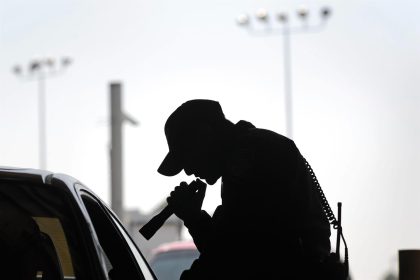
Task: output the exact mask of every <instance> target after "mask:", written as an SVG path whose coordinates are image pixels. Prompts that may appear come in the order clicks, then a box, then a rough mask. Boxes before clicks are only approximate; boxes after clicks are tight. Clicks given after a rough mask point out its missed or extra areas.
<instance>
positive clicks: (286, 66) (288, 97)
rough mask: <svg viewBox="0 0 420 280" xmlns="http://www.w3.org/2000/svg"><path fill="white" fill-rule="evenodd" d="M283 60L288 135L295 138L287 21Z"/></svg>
mask: <svg viewBox="0 0 420 280" xmlns="http://www.w3.org/2000/svg"><path fill="white" fill-rule="evenodd" d="M283 60H284V63H283V64H284V93H285V100H284V101H285V111H286V136H287V137H288V138H290V139H293V131H292V129H293V120H292V116H293V113H292V112H293V107H292V106H293V102H292V81H291V79H292V78H291V75H292V71H291V56H290V30H289V26H288V23H285V27H284V32H283Z"/></svg>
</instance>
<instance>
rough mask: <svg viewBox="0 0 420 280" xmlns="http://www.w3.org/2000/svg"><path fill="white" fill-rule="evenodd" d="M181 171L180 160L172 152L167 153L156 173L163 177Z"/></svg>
mask: <svg viewBox="0 0 420 280" xmlns="http://www.w3.org/2000/svg"><path fill="white" fill-rule="evenodd" d="M182 169H183V167H182V165H181V162H180V160H179V159H178V157H177V156H176V155H175V153H173V152H169V153H168V154H167V155H166V157H165V159H164V160H163V161H162V163H161V164H160V166H159V168H158V172H159V173H160V174H162V175H165V176H174V175H176V174H178V173H179V172H181V170H182Z"/></svg>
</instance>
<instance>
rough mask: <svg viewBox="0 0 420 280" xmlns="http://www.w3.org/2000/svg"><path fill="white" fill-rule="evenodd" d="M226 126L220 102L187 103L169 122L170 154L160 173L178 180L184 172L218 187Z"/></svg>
mask: <svg viewBox="0 0 420 280" xmlns="http://www.w3.org/2000/svg"><path fill="white" fill-rule="evenodd" d="M226 122H227V120H226V119H225V116H224V114H223V111H222V108H221V107H220V104H219V102H217V101H213V100H204V99H195V100H190V101H187V102H185V103H183V104H182V105H181V106H179V107H178V108H177V109H176V110H175V111H174V112H173V113H172V114H171V115H170V116H169V118H168V120H167V121H166V124H165V135H166V140H167V141H168V146H169V153H168V154H167V156H166V157H165V159H164V160H163V162H162V164H161V165H160V167H159V169H158V172H159V173H161V174H163V175H166V176H174V175H176V174H178V173H179V172H180V171H181V170H182V169H184V171H185V173H186V174H187V175H192V174H194V175H195V176H197V177H200V178H201V179H205V180H206V181H207V183H208V184H214V183H215V182H216V181H217V180H218V179H219V178H220V176H221V173H222V171H221V168H222V167H221V164H220V163H221V162H220V156H221V141H222V139H221V135H220V133H219V131H220V128H221V127H223V126H224V125H225V123H226Z"/></svg>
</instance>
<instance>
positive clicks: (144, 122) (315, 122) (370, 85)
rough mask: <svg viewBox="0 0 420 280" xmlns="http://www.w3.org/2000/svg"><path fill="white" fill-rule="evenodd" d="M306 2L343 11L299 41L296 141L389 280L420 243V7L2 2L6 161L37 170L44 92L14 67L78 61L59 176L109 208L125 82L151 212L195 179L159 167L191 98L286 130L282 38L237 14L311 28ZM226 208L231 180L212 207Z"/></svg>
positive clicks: (360, 268)
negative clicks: (179, 111) (112, 95)
mask: <svg viewBox="0 0 420 280" xmlns="http://www.w3.org/2000/svg"><path fill="white" fill-rule="evenodd" d="M301 5H305V6H307V7H308V8H309V11H310V13H311V15H310V18H309V21H310V23H311V24H315V23H316V22H317V21H318V20H319V16H318V13H319V9H320V8H321V7H323V6H329V7H330V8H331V9H332V11H333V14H332V17H331V18H330V19H329V20H328V23H327V26H326V27H325V28H324V29H323V30H322V31H321V32H317V33H304V34H295V35H293V36H292V39H291V49H292V52H291V61H292V84H293V85H292V88H293V102H294V106H293V115H294V137H293V138H294V140H295V142H296V144H297V146H298V147H299V149H300V150H301V152H302V153H303V155H304V156H305V157H306V158H307V159H308V161H309V162H310V163H311V165H312V167H313V168H314V170H315V172H316V174H317V176H318V179H319V181H320V183H321V185H322V186H323V188H324V191H325V193H326V195H327V197H328V199H329V201H330V204H331V205H332V206H333V207H334V210H336V209H335V208H336V207H335V205H336V203H337V202H338V201H342V202H343V228H344V234H345V237H346V240H347V243H348V246H349V254H350V265H351V273H352V276H353V279H356V280H372V279H381V278H382V277H383V276H384V274H385V273H386V272H387V271H389V270H394V271H395V270H396V269H397V264H398V263H397V253H398V250H399V249H406V248H409V249H413V248H420V238H419V236H420V223H419V222H418V213H419V212H420V203H419V198H420V191H419V186H420V184H419V183H420V180H419V177H418V173H417V172H418V170H419V167H420V154H419V147H418V143H419V142H420V141H419V140H420V125H419V117H420V112H419V108H420V106H419V105H420V97H419V92H420V74H419V73H420V56H419V54H418V53H419V49H420V28H418V26H419V18H420V4H418V3H417V1H414V0H413V1H408V0H402V1H389V0H385V1H384V0H381V1H379V0H378V1H369V0H363V1H362V0H352V1H333V0H331V1H324V2H322V1H309V0H308V1H268V0H267V1H263V0H246V1H237V0H230V1H226V0H223V1H222V0H212V1H204V0H203V1H192V0H180V1H169V0H167V1H163V0H158V1H142V0H137V1H134V0H121V1H104V0H100V1H99V0H74V1H57V0H54V1H52V0H38V1H23V0H14V1H5V0H0V32H1V33H0V86H1V90H0V100H1V102H0V119H1V121H0V128H1V131H2V134H1V135H2V136H1V137H0V165H4V166H18V167H31V168H37V167H38V134H37V133H38V119H37V117H38V105H37V100H38V98H37V83H36V81H35V80H33V81H29V80H21V79H18V78H17V77H16V76H15V75H13V74H12V72H11V69H12V67H13V66H14V65H15V64H20V65H23V66H25V67H26V66H27V63H28V62H29V61H31V60H32V59H37V58H48V57H52V58H55V59H57V58H60V57H62V56H70V57H72V58H73V59H74V63H73V64H72V65H71V66H70V67H69V68H68V69H67V70H66V71H65V72H64V73H62V74H61V75H58V76H56V77H53V78H51V79H48V80H47V83H46V92H47V116H48V121H47V131H48V164H47V168H48V169H49V170H51V171H53V172H60V173H66V174H69V175H71V176H73V177H76V178H77V179H79V180H81V181H82V182H83V183H85V184H86V185H87V186H88V187H90V188H91V189H92V190H94V191H95V192H96V193H98V194H99V195H100V196H101V197H102V198H103V199H104V200H105V201H109V168H108V166H109V158H108V147H109V140H110V138H109V122H108V118H109V115H108V113H109V110H108V107H109V102H108V99H109V96H108V91H109V89H108V88H109V83H110V82H113V81H120V82H121V83H122V84H123V91H124V93H123V94H124V107H125V111H126V112H127V113H129V114H130V115H131V116H132V117H134V118H135V119H137V120H138V121H139V122H140V126H137V127H133V126H130V125H128V124H127V125H126V126H125V127H124V137H125V141H124V145H125V146H124V157H125V160H124V167H125V174H124V175H125V177H124V180H125V193H124V194H125V195H124V197H125V203H126V206H127V207H128V208H138V209H140V210H141V211H144V212H147V211H150V210H152V209H153V208H154V207H156V205H157V204H159V203H161V201H162V200H163V199H164V198H165V197H166V196H167V195H168V194H169V192H170V191H171V189H172V188H173V187H174V186H175V185H176V184H178V183H179V181H180V180H185V179H186V180H192V179H193V178H187V177H186V176H183V175H180V176H177V177H174V178H167V177H164V176H161V175H159V174H158V173H157V172H156V169H157V167H158V166H159V164H160V162H161V160H162V159H163V157H164V156H165V154H166V152H167V145H166V139H165V137H164V133H163V126H164V123H165V120H166V118H167V116H168V115H169V114H170V113H171V112H172V111H173V110H174V109H175V108H176V107H177V106H179V105H180V104H181V103H182V102H184V101H186V100H188V99H194V98H209V99H214V100H218V101H220V103H221V105H222V107H223V109H224V111H225V115H226V117H227V118H229V119H231V120H232V121H234V122H237V121H239V120H241V119H245V120H248V121H251V122H253V123H254V124H255V125H256V126H258V127H262V128H268V129H272V130H274V131H277V132H279V133H285V113H284V91H283V85H284V80H283V56H282V54H283V52H282V46H283V44H282V37H281V36H280V35H277V36H259V37H256V36H251V35H250V34H248V33H247V32H246V30H244V29H243V28H240V27H238V26H237V25H236V24H235V18H236V17H237V16H238V15H239V14H241V13H251V14H253V13H255V11H256V10H257V9H258V8H261V7H263V8H267V9H268V10H269V11H270V12H273V13H274V12H280V11H285V12H289V13H291V15H290V16H291V17H292V21H293V24H294V25H299V24H300V23H299V21H298V20H297V19H296V16H295V12H296V9H297V8H299V7H300V6H301ZM260 188H261V191H264V189H263V186H261V187H260ZM219 202H220V201H219V184H216V185H214V186H212V187H211V188H208V195H207V197H206V199H205V205H204V206H205V208H206V209H207V210H208V211H209V212H212V211H213V209H214V207H215V206H216V205H217V204H218V203H219ZM251 207H252V206H251ZM333 234H334V235H335V231H333ZM333 240H335V239H333ZM255 242H256V243H258V239H256V240H255ZM333 244H335V243H333Z"/></svg>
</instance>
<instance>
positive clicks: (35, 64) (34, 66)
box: [29, 60, 41, 72]
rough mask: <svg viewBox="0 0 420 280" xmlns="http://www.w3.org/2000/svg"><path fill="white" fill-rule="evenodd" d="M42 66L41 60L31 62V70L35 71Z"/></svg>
mask: <svg viewBox="0 0 420 280" xmlns="http://www.w3.org/2000/svg"><path fill="white" fill-rule="evenodd" d="M40 68H41V62H39V61H38V60H33V61H32V62H31V63H30V64H29V72H35V71H37V70H39V69H40Z"/></svg>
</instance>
